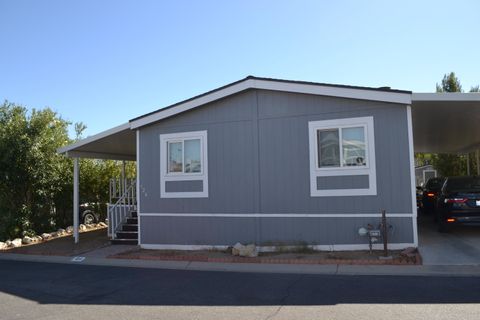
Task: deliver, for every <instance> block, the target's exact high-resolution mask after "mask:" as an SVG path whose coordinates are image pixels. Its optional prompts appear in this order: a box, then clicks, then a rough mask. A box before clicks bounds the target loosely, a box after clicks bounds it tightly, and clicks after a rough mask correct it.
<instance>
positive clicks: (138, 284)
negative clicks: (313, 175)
mask: <svg viewBox="0 0 480 320" xmlns="http://www.w3.org/2000/svg"><path fill="white" fill-rule="evenodd" d="M479 303H480V277H476V278H467V277H406V276H403V277H402V276H400V277H392V276H338V275H336V276H331V275H329V276H327V275H292V274H290V275H287V274H256V273H229V272H202V271H177V270H159V269H140V268H120V267H100V266H87V265H65V264H48V263H33V262H15V261H0V319H2V320H3V319H5V320H14V319H82V320H88V319H107V320H108V319H115V320H119V319H249V320H251V319H333V318H335V319H388V318H390V317H391V319H397V318H399V319H422V320H424V319H452V318H459V319H479V318H480V304H479Z"/></svg>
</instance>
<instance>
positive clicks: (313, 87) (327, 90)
mask: <svg viewBox="0 0 480 320" xmlns="http://www.w3.org/2000/svg"><path fill="white" fill-rule="evenodd" d="M252 81H254V88H257V89H263V90H273V91H286V92H294V93H305V94H314V95H319V96H331V97H340V98H350V99H360V100H370V101H383V102H392V103H400V104H411V94H410V93H400V92H386V91H385V92H384V91H375V90H367V89H356V88H341V87H333V86H322V85H318V84H307V83H290V82H283V81H282V82H280V81H275V80H262V79H252Z"/></svg>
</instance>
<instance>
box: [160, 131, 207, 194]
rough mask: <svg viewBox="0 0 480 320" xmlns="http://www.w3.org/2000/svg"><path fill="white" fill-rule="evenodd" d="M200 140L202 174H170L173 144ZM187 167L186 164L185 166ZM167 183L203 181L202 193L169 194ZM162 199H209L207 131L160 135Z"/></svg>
mask: <svg viewBox="0 0 480 320" xmlns="http://www.w3.org/2000/svg"><path fill="white" fill-rule="evenodd" d="M191 139H200V158H201V172H191V173H183V172H170V173H169V172H168V170H167V169H168V158H167V157H168V148H167V144H168V143H171V142H184V141H185V140H191ZM183 165H185V164H183ZM167 181H202V185H203V188H202V191H192V192H167V191H166V183H167ZM160 198H208V145H207V131H206V130H204V131H190V132H178V133H168V134H161V135H160Z"/></svg>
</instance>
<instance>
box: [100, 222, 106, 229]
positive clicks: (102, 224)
mask: <svg viewBox="0 0 480 320" xmlns="http://www.w3.org/2000/svg"><path fill="white" fill-rule="evenodd" d="M99 225H100V226H101V227H102V228H106V227H108V225H107V224H106V223H105V222H100V223H99Z"/></svg>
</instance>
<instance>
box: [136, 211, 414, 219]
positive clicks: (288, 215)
mask: <svg viewBox="0 0 480 320" xmlns="http://www.w3.org/2000/svg"><path fill="white" fill-rule="evenodd" d="M139 215H141V216H142V217H215V218H220V217H224V218H225V217H226V218H379V217H381V216H382V214H381V213H190V212H189V213H163V212H162V213H160V212H145V213H139ZM413 215H414V213H387V217H388V218H410V217H412V216H413Z"/></svg>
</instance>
